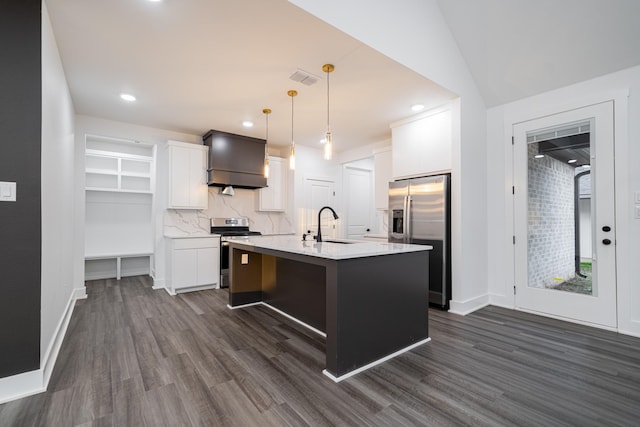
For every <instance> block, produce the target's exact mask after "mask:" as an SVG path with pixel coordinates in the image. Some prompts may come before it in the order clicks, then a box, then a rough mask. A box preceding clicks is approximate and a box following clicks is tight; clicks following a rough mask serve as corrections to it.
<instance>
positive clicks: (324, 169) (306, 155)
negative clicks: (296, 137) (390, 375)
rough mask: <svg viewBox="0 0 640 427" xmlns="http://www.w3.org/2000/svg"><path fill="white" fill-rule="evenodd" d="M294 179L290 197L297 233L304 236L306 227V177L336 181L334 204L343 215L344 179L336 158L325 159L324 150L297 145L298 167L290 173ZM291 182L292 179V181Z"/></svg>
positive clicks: (339, 214) (339, 233)
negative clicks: (341, 197)
mask: <svg viewBox="0 0 640 427" xmlns="http://www.w3.org/2000/svg"><path fill="white" fill-rule="evenodd" d="M290 177H291V178H290V179H291V180H292V181H293V182H292V183H293V189H294V190H293V191H292V192H290V194H289V197H292V200H291V201H290V204H291V206H293V211H292V212H293V215H292V216H293V218H292V219H293V223H294V227H293V229H294V230H295V233H296V234H299V235H300V236H302V233H303V232H305V231H306V230H305V229H304V216H305V201H306V197H305V194H304V180H305V178H321V179H324V178H326V179H331V180H334V182H335V187H334V188H335V191H336V205H335V206H332V208H334V209H335V210H336V212H337V213H338V216H340V217H343V215H342V206H341V204H340V191H341V188H342V179H341V173H340V165H339V164H338V163H337V162H336V161H335V160H324V157H323V153H322V150H320V149H315V148H309V147H305V146H302V145H296V169H295V171H293V173H291V174H290ZM290 182H291V181H290ZM337 225H338V231H337V233H338V234H337V235H338V236H341V235H342V221H340V220H338V223H337Z"/></svg>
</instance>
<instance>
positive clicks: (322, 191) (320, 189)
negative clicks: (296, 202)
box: [304, 178, 339, 239]
mask: <svg viewBox="0 0 640 427" xmlns="http://www.w3.org/2000/svg"><path fill="white" fill-rule="evenodd" d="M304 193H305V196H306V203H305V206H306V207H305V226H304V227H305V229H304V231H305V232H306V231H307V230H310V231H311V233H313V235H315V234H316V232H317V230H318V211H319V210H320V209H321V208H322V207H323V206H331V207H332V208H333V209H335V210H336V211H337V209H336V205H335V199H336V193H335V183H334V181H331V180H325V179H315V178H305V180H304ZM338 221H339V220H338ZM321 223H322V238H323V239H325V238H327V237H333V238H335V237H336V235H335V233H336V220H334V219H333V215H332V214H331V211H329V210H328V209H327V210H325V211H324V212H323V213H322V220H321Z"/></svg>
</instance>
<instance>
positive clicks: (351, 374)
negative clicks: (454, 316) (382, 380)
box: [322, 338, 431, 383]
mask: <svg viewBox="0 0 640 427" xmlns="http://www.w3.org/2000/svg"><path fill="white" fill-rule="evenodd" d="M429 341H431V338H426V339H424V340H422V341H418V342H417V343H414V344H411V345H410V346H408V347H405V348H403V349H401V350H398V351H396V352H395V353H392V354H390V355H388V356H385V357H383V358H381V359H378V360H376V361H373V362H371V363H369V364H368V365H365V366H362V367H360V368H358V369H354V370H353V371H351V372H348V373H346V374H344V375H341V376H339V377H336V376H334V375H333V374H332V373H330V372H329V371H327V370H326V369H323V370H322V373H323V374H324V375H326V376H327V377H329V378H331V380H332V381H333V382H336V383H339V382H340V381H342V380H346V379H347V378H350V377H352V376H354V375H356V374H359V373H360V372H364V371H366V370H367V369H371V368H373V367H374V366H378V365H380V364H381V363H384V362H386V361H387V360H391V359H393V358H394V357H396V356H399V355H401V354H402V353H406V352H407V351H410V350H413V349H414V348H416V347H419V346H421V345H422V344H426V343H428V342H429Z"/></svg>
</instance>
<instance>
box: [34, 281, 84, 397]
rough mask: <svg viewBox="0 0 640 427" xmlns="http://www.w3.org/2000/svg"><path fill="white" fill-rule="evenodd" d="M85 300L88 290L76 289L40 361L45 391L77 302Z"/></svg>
mask: <svg viewBox="0 0 640 427" xmlns="http://www.w3.org/2000/svg"><path fill="white" fill-rule="evenodd" d="M85 298H87V290H86V288H85V287H82V288H76V289H74V290H73V291H72V292H71V296H70V297H69V301H68V302H67V306H66V307H65V309H64V313H63V314H62V317H61V318H60V321H58V325H57V326H56V329H55V332H54V333H53V339H52V340H51V341H50V342H49V347H48V348H47V351H46V352H45V353H44V356H43V357H42V360H41V361H40V369H41V370H42V375H43V387H44V388H45V389H46V388H47V386H48V385H49V379H51V373H52V372H53V367H54V366H55V364H56V360H57V359H58V354H59V353H60V347H62V341H63V340H64V335H65V333H66V332H67V328H68V327H69V322H70V321H71V315H72V314H73V309H74V307H75V305H76V301H77V300H79V299H85Z"/></svg>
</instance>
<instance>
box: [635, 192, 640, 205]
mask: <svg viewBox="0 0 640 427" xmlns="http://www.w3.org/2000/svg"><path fill="white" fill-rule="evenodd" d="M636 205H640V191H636Z"/></svg>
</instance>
